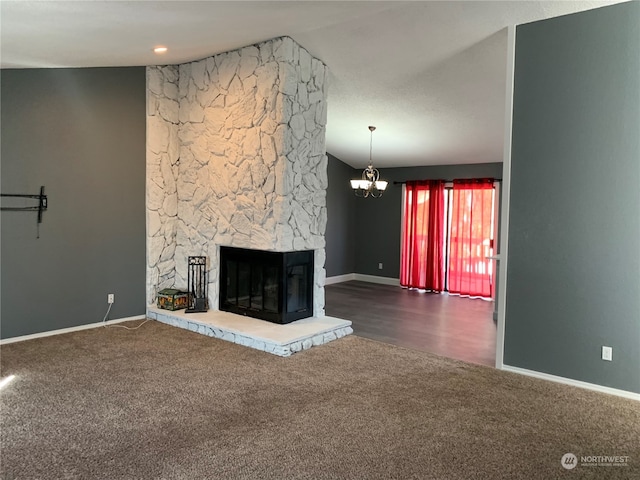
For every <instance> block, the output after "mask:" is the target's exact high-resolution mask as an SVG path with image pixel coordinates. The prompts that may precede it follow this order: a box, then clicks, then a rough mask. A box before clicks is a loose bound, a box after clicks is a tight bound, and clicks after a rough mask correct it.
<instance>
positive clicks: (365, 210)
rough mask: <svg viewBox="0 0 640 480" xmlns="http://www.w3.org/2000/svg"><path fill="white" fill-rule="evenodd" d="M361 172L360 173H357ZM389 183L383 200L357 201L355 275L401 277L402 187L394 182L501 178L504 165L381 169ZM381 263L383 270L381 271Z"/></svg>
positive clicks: (487, 164)
mask: <svg viewBox="0 0 640 480" xmlns="http://www.w3.org/2000/svg"><path fill="white" fill-rule="evenodd" d="M357 173H358V174H359V173H361V171H357ZM380 177H381V178H382V179H383V180H387V181H388V182H389V186H388V187H387V191H386V192H385V194H384V196H383V197H381V198H375V199H371V198H356V199H355V202H356V222H355V223H356V232H355V235H356V266H355V268H356V270H355V271H356V272H357V273H361V274H366V275H377V276H380V277H389V278H399V277H400V240H401V228H402V185H393V182H394V181H399V182H401V181H405V180H428V179H446V180H451V179H454V178H486V177H491V178H502V163H482V164H470V165H438V166H429V167H404V168H381V169H380ZM378 263H382V265H383V268H382V270H379V269H378Z"/></svg>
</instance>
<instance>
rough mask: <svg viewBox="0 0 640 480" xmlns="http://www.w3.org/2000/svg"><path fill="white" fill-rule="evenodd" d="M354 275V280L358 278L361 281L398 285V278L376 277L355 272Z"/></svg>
mask: <svg viewBox="0 0 640 480" xmlns="http://www.w3.org/2000/svg"><path fill="white" fill-rule="evenodd" d="M355 277H356V278H355V280H360V281H361V282H369V283H379V284H381V285H394V286H396V287H399V286H400V279H399V278H389V277H378V276H376V275H364V274H362V273H356V274H355Z"/></svg>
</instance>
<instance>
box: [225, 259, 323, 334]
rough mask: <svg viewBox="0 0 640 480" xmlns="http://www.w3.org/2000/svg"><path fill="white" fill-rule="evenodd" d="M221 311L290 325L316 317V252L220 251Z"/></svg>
mask: <svg viewBox="0 0 640 480" xmlns="http://www.w3.org/2000/svg"><path fill="white" fill-rule="evenodd" d="M220 310H224V311H226V312H232V313H237V314H240V315H247V316H249V317H254V318H260V319H262V320H267V321H269V322H273V323H280V324H285V323H290V322H293V321H295V320H300V319H302V318H307V317H311V316H312V315H313V250H305V251H301V252H267V251H263V250H251V249H245V248H234V247H220Z"/></svg>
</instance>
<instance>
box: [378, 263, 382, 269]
mask: <svg viewBox="0 0 640 480" xmlns="http://www.w3.org/2000/svg"><path fill="white" fill-rule="evenodd" d="M378 270H382V262H380V263H379V264H378Z"/></svg>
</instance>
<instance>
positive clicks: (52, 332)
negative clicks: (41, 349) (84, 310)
mask: <svg viewBox="0 0 640 480" xmlns="http://www.w3.org/2000/svg"><path fill="white" fill-rule="evenodd" d="M145 318H147V316H146V315H135V316H133V317H125V318H116V319H114V320H107V321H106V322H98V323H89V324H87V325H78V326H77V327H69V328H61V329H59V330H50V331H48V332H40V333H32V334H30V335H22V336H20V337H12V338H4V339H2V340H0V345H6V344H7V343H15V342H24V341H25V340H33V339H35V338H42V337H50V336H52V335H61V334H63V333H70V332H77V331H79V330H88V329H90V328H98V327H102V326H104V325H111V324H113V323H122V322H129V321H131V320H144V319H145Z"/></svg>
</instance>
